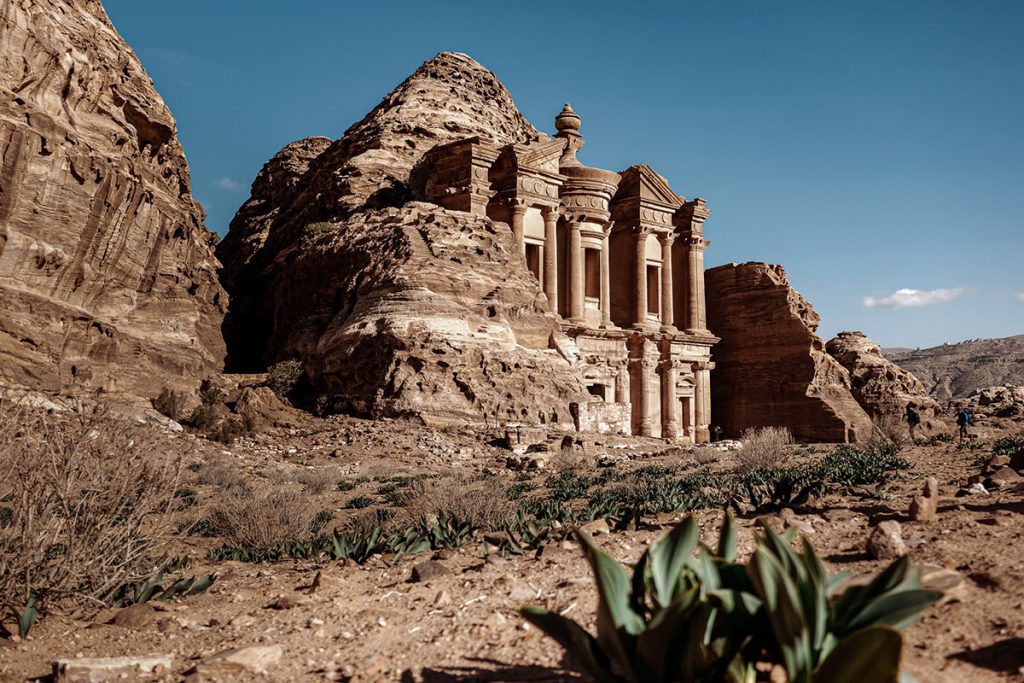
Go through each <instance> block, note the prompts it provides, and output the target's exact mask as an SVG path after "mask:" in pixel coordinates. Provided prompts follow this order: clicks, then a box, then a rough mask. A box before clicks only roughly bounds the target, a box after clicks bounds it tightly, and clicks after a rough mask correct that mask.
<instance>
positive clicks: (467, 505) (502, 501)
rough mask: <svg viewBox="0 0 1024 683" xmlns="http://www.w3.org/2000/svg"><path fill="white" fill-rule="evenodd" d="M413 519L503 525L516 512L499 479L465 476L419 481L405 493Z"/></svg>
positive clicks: (408, 513)
mask: <svg viewBox="0 0 1024 683" xmlns="http://www.w3.org/2000/svg"><path fill="white" fill-rule="evenodd" d="M405 514H406V517H407V519H408V520H409V521H410V522H413V523H416V522H419V521H421V520H426V521H427V522H428V523H429V524H430V525H433V523H435V522H436V521H438V520H441V519H448V520H456V521H457V523H458V524H462V523H465V524H468V525H469V526H471V527H472V528H474V529H502V528H504V527H505V525H506V524H507V523H508V521H509V520H510V519H511V518H512V517H513V515H514V514H515V508H514V507H513V505H512V504H511V503H510V502H509V500H508V497H507V496H506V493H505V489H504V487H503V485H502V482H501V481H500V480H498V479H496V478H495V479H484V480H479V479H478V480H475V481H474V480H468V479H464V478H461V477H453V478H448V479H436V480H432V481H429V482H428V481H417V482H416V483H414V484H413V485H412V486H410V487H409V489H408V494H407V495H406V496H405Z"/></svg>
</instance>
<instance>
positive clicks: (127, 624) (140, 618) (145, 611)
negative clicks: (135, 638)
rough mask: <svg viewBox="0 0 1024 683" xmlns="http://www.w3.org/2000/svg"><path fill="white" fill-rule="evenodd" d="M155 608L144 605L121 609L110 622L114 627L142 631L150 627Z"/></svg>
mask: <svg viewBox="0 0 1024 683" xmlns="http://www.w3.org/2000/svg"><path fill="white" fill-rule="evenodd" d="M156 614H157V611H156V608H154V607H153V606H152V605H147V604H145V603H143V604H140V605H129V606H128V607H125V608H124V609H121V610H119V611H118V612H117V614H115V615H114V618H113V619H111V620H110V623H111V624H113V625H114V626H120V627H122V628H130V629H142V628H146V627H148V626H150V625H151V624H152V623H153V622H154V620H155V619H156Z"/></svg>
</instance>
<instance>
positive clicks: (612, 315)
mask: <svg viewBox="0 0 1024 683" xmlns="http://www.w3.org/2000/svg"><path fill="white" fill-rule="evenodd" d="M580 123H581V120H580V117H579V115H577V114H576V113H575V112H574V111H573V110H572V107H570V106H569V105H565V108H564V109H563V110H562V112H561V113H560V114H559V115H558V116H557V117H556V118H555V127H556V129H557V133H556V136H555V138H554V139H549V140H542V141H535V142H529V143H523V144H510V145H505V146H497V145H495V144H493V143H491V142H488V141H486V140H484V139H481V138H479V137H471V138H467V139H463V140H458V141H455V142H452V143H448V144H445V145H441V146H438V147H435V148H434V149H432V150H431V151H430V152H429V153H428V156H427V158H426V159H425V169H426V173H427V177H426V186H425V193H426V199H427V200H428V201H431V202H434V203H436V204H439V205H441V206H444V207H445V208H447V209H451V210H457V211H466V212H469V213H471V214H475V215H478V216H486V217H488V218H490V219H492V220H494V221H500V222H503V223H506V224H507V225H508V226H509V227H510V229H511V231H512V235H513V238H514V240H515V243H516V246H517V248H518V250H519V251H520V253H521V254H522V256H523V259H524V261H525V265H526V267H528V268H529V270H530V272H532V273H533V275H534V276H535V277H536V278H537V281H538V283H539V284H540V288H541V290H542V291H543V293H544V295H545V296H546V298H547V301H548V305H549V306H550V308H551V310H552V312H554V313H557V314H558V316H559V317H560V324H561V327H562V330H563V331H564V332H565V334H566V335H567V336H568V337H569V338H570V339H572V340H573V341H574V342H575V344H576V346H577V347H578V352H579V358H580V362H581V364H582V368H581V369H582V371H583V375H584V379H585V382H586V385H587V389H588V392H589V394H590V396H591V399H590V400H589V401H587V402H586V403H581V404H578V405H577V406H576V412H577V414H576V415H575V420H576V423H577V426H578V428H579V430H580V431H585V432H602V433H621V434H632V435H637V436H649V437H659V438H663V439H669V440H673V441H678V442H681V443H691V444H692V443H704V442H706V441H708V438H709V424H710V423H711V391H710V383H711V370H712V369H713V368H714V363H713V362H712V361H711V349H712V347H713V346H714V344H715V343H716V342H717V341H719V340H718V338H716V337H715V336H714V335H713V334H712V333H711V332H710V331H708V329H707V318H706V313H705V295H704V251H705V249H707V247H708V244H709V242H708V241H707V240H706V239H704V232H703V225H704V221H705V220H707V218H708V216H709V215H710V211H709V210H708V208H707V205H706V203H705V201H704V200H703V199H699V198H698V199H693V200H690V201H687V200H686V199H685V198H684V197H682V196H680V195H678V194H676V193H675V192H674V191H673V190H672V188H671V187H669V184H668V182H667V181H666V180H665V179H664V178H663V177H662V176H660V175H659V174H658V173H656V172H655V171H654V170H652V169H651V168H650V167H649V166H647V165H645V164H639V165H636V166H630V167H629V168H627V169H626V170H624V171H622V172H620V173H613V172H611V171H606V170H603V169H599V168H591V167H589V166H585V165H583V164H582V163H581V162H580V161H579V160H578V159H577V152H579V150H580V149H581V148H582V147H583V145H584V141H583V140H582V137H581V135H580Z"/></svg>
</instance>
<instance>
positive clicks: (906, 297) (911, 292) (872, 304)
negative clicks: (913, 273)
mask: <svg viewBox="0 0 1024 683" xmlns="http://www.w3.org/2000/svg"><path fill="white" fill-rule="evenodd" d="M963 293H964V288H963V287H954V288H952V289H933V290H931V291H928V292H926V291H923V290H920V289H897V290H896V291H895V292H893V293H892V294H890V295H889V296H883V297H874V296H866V297H864V307H865V308H908V307H911V306H935V305H936V304H945V303H949V302H950V301H952V300H953V299H955V298H957V297H958V296H960V295H961V294H963Z"/></svg>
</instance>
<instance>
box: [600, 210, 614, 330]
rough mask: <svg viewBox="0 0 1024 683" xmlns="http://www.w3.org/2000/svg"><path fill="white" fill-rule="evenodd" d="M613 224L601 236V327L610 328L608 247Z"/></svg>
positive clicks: (610, 302) (610, 305)
mask: <svg viewBox="0 0 1024 683" xmlns="http://www.w3.org/2000/svg"><path fill="white" fill-rule="evenodd" d="M611 234H612V224H611V223H609V224H608V225H607V226H605V229H604V237H602V238H601V327H602V328H603V329H606V330H609V329H613V328H614V327H615V325H613V324H612V286H611V266H610V265H609V258H608V251H609V249H608V247H609V245H610V244H611Z"/></svg>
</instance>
